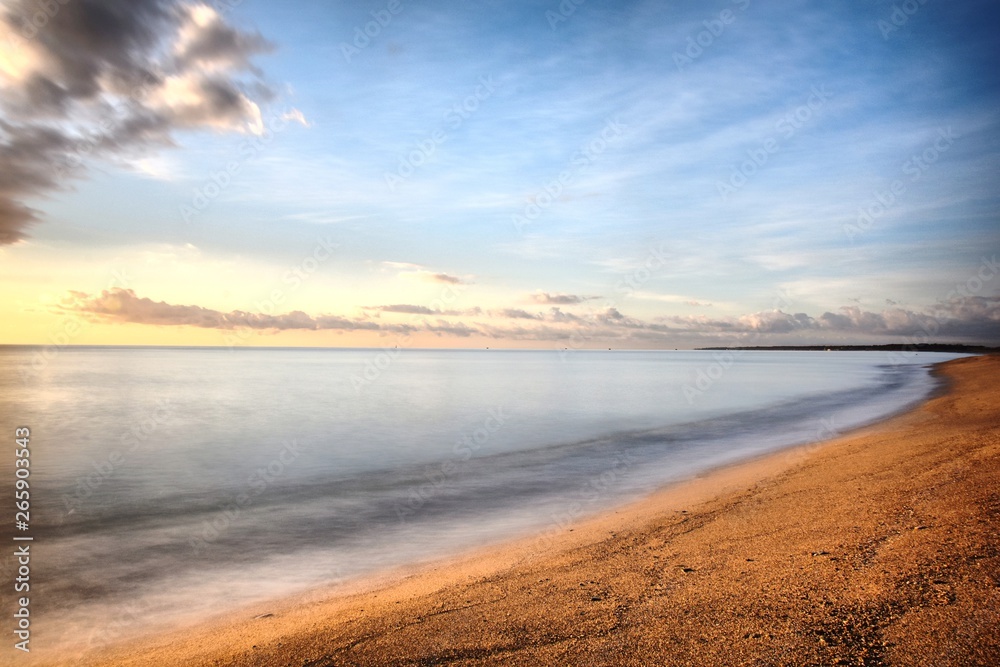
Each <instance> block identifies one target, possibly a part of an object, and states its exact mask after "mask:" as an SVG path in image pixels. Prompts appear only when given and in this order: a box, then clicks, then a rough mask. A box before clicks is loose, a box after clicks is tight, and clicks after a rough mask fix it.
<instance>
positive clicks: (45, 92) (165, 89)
mask: <svg viewBox="0 0 1000 667" xmlns="http://www.w3.org/2000/svg"><path fill="white" fill-rule="evenodd" d="M39 17H43V18H44V19H45V20H44V21H42V20H41V19H40V18H39ZM271 48H272V46H271V44H269V43H268V42H267V40H265V39H264V38H263V37H262V36H261V35H260V34H259V33H256V32H247V31H243V30H240V29H237V28H234V27H232V26H229V25H228V24H227V23H226V22H225V21H224V19H223V18H222V17H221V16H220V15H219V14H218V13H217V12H216V11H215V10H214V9H212V8H211V7H209V6H208V5H202V4H185V3H182V2H180V1H179V0H72V1H71V2H36V1H33V0H13V1H12V2H9V3H6V5H5V6H4V8H3V9H2V10H0V59H2V60H4V62H5V63H7V66H6V67H4V68H3V69H2V70H0V244H9V243H14V242H16V241H18V240H19V239H22V238H24V237H25V229H26V228H27V227H29V226H30V225H31V224H33V223H35V222H37V221H38V220H39V216H38V214H37V213H36V212H34V211H32V210H31V209H29V208H28V207H26V206H25V204H24V200H25V199H26V198H28V197H32V196H38V195H44V194H45V193H47V192H50V191H52V190H55V189H57V188H60V187H65V186H66V181H67V180H69V179H70V178H72V177H78V176H80V175H82V174H83V173H84V170H83V169H82V165H84V164H85V163H86V162H87V161H88V160H89V159H90V158H104V159H117V158H122V157H134V156H135V155H136V154H138V153H141V152H143V151H146V150H149V149H150V148H151V147H153V146H165V145H170V144H171V143H172V139H171V137H172V133H173V131H174V130H176V129H180V128H185V129H201V128H211V129H214V130H224V131H241V132H259V131H260V129H261V123H262V120H261V111H260V107H259V105H258V103H259V102H261V101H263V100H266V99H269V98H270V97H271V96H272V93H271V91H270V90H269V89H268V88H267V86H265V85H264V84H263V83H262V82H261V81H260V78H259V72H257V70H256V69H255V68H254V67H253V66H252V65H251V63H250V60H251V58H252V57H253V56H255V55H257V54H260V53H264V52H267V51H269V50H271ZM247 73H249V74H250V76H249V78H247V79H244V78H241V77H242V76H243V75H245V74H247Z"/></svg>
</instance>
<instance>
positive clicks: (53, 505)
mask: <svg viewBox="0 0 1000 667" xmlns="http://www.w3.org/2000/svg"><path fill="white" fill-rule="evenodd" d="M956 356H960V355H946V354H929V353H920V354H916V353H905V354H901V353H894V354H887V353H883V352H742V353H741V352H735V353H733V352H727V353H723V352H691V351H680V352H627V351H614V352H611V351H609V352H600V351H575V352H559V351H436V350H363V349H356V350H342V349H341V350H331V349H322V350H320V349H240V348H237V349H191V348H33V347H0V416H2V423H3V429H4V433H5V434H6V436H5V437H7V438H8V439H9V440H10V441H11V442H10V443H9V444H10V446H9V447H7V448H5V449H6V451H7V452H8V455H6V456H4V457H3V458H2V460H0V476H2V479H0V487H2V492H3V493H4V494H10V495H8V496H7V497H12V495H13V489H12V487H13V481H14V467H13V465H14V464H13V460H14V456H13V449H14V446H13V444H14V443H13V440H14V429H15V428H16V427H22V426H27V427H29V428H30V429H31V469H30V470H31V476H30V483H31V521H30V529H29V531H27V533H17V531H15V530H14V528H13V524H14V517H13V510H11V511H10V514H11V516H10V517H8V518H7V519H4V525H3V527H2V528H0V539H3V540H4V541H5V542H6V543H7V544H8V545H11V544H14V543H13V542H12V541H11V540H12V536H13V535H14V534H30V535H31V536H32V537H33V538H34V541H33V542H32V543H31V544H32V561H31V613H32V629H33V633H32V647H33V649H34V650H44V649H45V648H46V647H48V648H49V649H50V650H58V651H60V652H61V653H62V654H67V653H72V652H74V651H84V650H86V649H88V648H95V647H100V646H103V645H107V644H110V643H113V642H114V641H116V640H119V639H122V638H125V637H128V636H130V635H132V634H135V633H141V632H144V631H149V630H151V629H156V627H157V626H159V625H164V624H170V623H176V622H191V621H195V620H197V619H199V618H204V617H206V616H209V615H212V614H218V613H224V612H227V611H230V610H232V609H234V608H236V607H238V606H239V605H244V604H249V603H253V602H258V601H261V600H266V599H268V598H272V597H278V596H286V595H289V594H295V593H296V592H299V591H305V590H307V589H310V588H315V587H317V586H321V585H327V584H336V583H338V582H348V581H350V580H351V579H352V578H356V577H358V576H362V575H366V574H372V573H376V572H379V571H381V570H385V569H388V568H391V567H394V566H398V565H405V564H410V563H417V562H420V561H421V560H424V559H429V558H434V557H439V556H443V555H447V554H450V553H455V552H458V551H460V550H462V549H466V548H471V547H477V546H481V545H485V544H489V543H491V542H496V541H499V540H502V539H504V538H507V537H511V536H516V535H525V534H535V535H537V536H538V540H539V544H540V545H541V544H543V543H544V541H545V540H546V539H547V538H548V537H550V536H553V535H555V534H558V533H559V532H561V531H563V530H565V527H566V526H567V524H568V523H569V522H571V521H573V520H576V519H580V518H582V517H585V516H587V515H589V514H593V513H595V512H598V511H600V510H603V509H606V508H608V507H611V506H614V505H615V504H618V503H623V502H625V501H628V500H630V499H634V498H636V497H638V496H641V495H642V494H644V493H648V492H649V491H651V490H653V489H656V488H657V487H660V486H662V485H664V484H666V483H669V482H671V481H676V480H680V479H683V478H685V477H689V476H691V475H693V474H696V473H698V472H700V471H703V470H705V469H707V468H710V467H712V466H716V465H719V464H722V463H726V462H731V461H736V460H739V459H743V458H748V457H751V456H754V455H757V454H761V453H764V452H767V451H772V450H777V449H780V448H783V447H789V446H792V445H796V444H802V443H809V442H817V441H821V440H824V439H829V438H831V437H834V436H836V435H838V434H839V433H843V432H846V431H848V430H850V429H852V428H856V427H858V426H861V425H864V424H868V423H872V422H875V421H878V420H880V419H884V418H886V417H888V416H890V415H892V414H894V413H898V412H900V411H902V410H904V409H906V408H908V407H910V406H913V405H914V404H916V403H918V402H920V401H922V400H924V399H925V398H926V397H928V396H929V395H930V394H931V393H932V392H933V391H934V390H935V387H936V386H937V385H936V380H934V379H933V378H932V377H931V375H930V372H929V366H930V364H932V363H936V362H939V361H944V360H947V359H951V358H955V357H956ZM8 505H10V503H8ZM12 553H13V548H10V547H9V546H8V547H5V548H4V549H3V555H2V556H0V567H2V574H3V581H4V583H3V584H2V588H3V590H4V595H3V597H2V599H0V600H2V603H3V605H4V607H3V608H4V609H5V610H7V609H13V608H14V607H13V605H14V602H13V600H12V593H11V592H10V589H11V585H10V582H12V581H13V578H14V576H15V569H16V565H15V564H14V562H13V560H12V558H11V554H12ZM3 617H4V618H6V619H8V620H7V621H5V622H4V625H5V626H6V625H9V629H13V624H12V621H11V617H10V614H8V613H7V612H6V611H5V612H4V613H3ZM4 630H5V631H6V630H8V628H7V627H5V628H4ZM8 636H12V635H10V634H8ZM4 650H7V649H6V648H5V649H4Z"/></svg>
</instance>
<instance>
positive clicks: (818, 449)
mask: <svg viewBox="0 0 1000 667" xmlns="http://www.w3.org/2000/svg"><path fill="white" fill-rule="evenodd" d="M939 368H940V371H939V372H941V373H942V374H943V375H944V376H945V377H946V378H947V379H948V380H949V387H948V390H947V391H946V392H945V393H943V394H942V395H941V396H938V397H936V398H934V399H932V400H930V401H929V402H927V403H926V404H924V405H923V406H921V407H919V408H917V409H915V410H914V411H912V412H909V413H907V414H905V415H902V416H899V417H896V418H894V419H892V420H890V421H887V422H885V423H882V424H880V425H877V426H875V427H872V428H869V429H866V430H863V431H859V432H856V433H853V434H850V435H848V436H845V437H841V438H838V439H836V440H833V441H830V442H826V443H823V444H821V445H813V446H808V447H800V448H797V449H793V450H788V451H784V452H781V453H778V454H774V455H770V456H767V457H764V458H760V459H757V460H754V461H750V462H747V463H742V464H739V465H736V466H731V467H728V468H724V469H721V470H716V471H713V472H711V473H709V474H706V475H703V476H701V477H699V478H697V479H693V480H690V481H687V482H684V483H681V484H678V485H674V486H672V487H670V488H668V489H665V490H663V491H661V492H658V493H656V494H654V495H652V496H650V497H648V498H645V499H643V500H642V501H640V502H637V503H633V504H631V505H629V506H626V507H623V508H619V509H618V510H617V511H612V512H608V513H605V514H603V515H601V516H598V517H596V518H592V519H588V520H585V521H581V522H580V523H578V524H576V525H574V526H569V527H566V528H565V529H564V530H563V531H562V532H561V533H560V534H558V535H556V536H555V537H554V538H552V539H540V538H532V539H525V540H521V541H518V542H513V543H509V544H505V545H501V546H498V547H491V548H489V549H486V550H483V551H482V552H479V553H473V554H466V555H464V556H462V557H459V558H455V559H451V560H449V561H447V562H439V563H435V564H432V565H428V566H424V567H423V568H421V569H419V570H415V571H411V572H396V573H392V574H390V575H386V576H385V577H383V578H382V579H380V580H368V581H365V582H362V583H361V584H358V585H356V586H355V587H354V589H353V590H352V591H347V592H345V591H343V590H338V591H337V592H336V593H335V594H334V593H331V592H330V591H317V592H315V593H314V594H313V595H311V596H310V598H309V599H299V600H293V601H285V602H283V603H275V604H271V605H267V606H261V607H257V608H254V609H249V610H244V611H242V612H240V613H239V614H236V615H232V616H229V617H226V618H223V619H221V620H217V621H216V622H213V623H212V624H211V625H210V626H200V627H197V628H194V629H186V630H183V631H177V632H174V633H169V634H163V635H159V636H157V637H153V638H148V639H145V640H142V641H140V642H134V643H131V644H126V645H122V646H119V647H117V648H115V649H113V650H105V651H103V652H102V653H101V654H99V655H90V656H87V658H88V659H83V660H81V659H80V658H79V657H74V658H73V660H72V661H71V664H76V665H79V664H93V665H114V666H116V667H125V666H126V665H127V666H130V667H138V666H142V667H145V666H147V665H161V666H168V665H185V666H193V665H246V666H249V665H255V666H272V665H273V666H279V665H280V666H286V665H295V666H297V667H306V666H308V667H326V666H331V665H440V664H448V665H762V666H763V665H936V666H945V665H956V666H958V665H961V666H963V667H968V666H970V665H998V664H1000V390H998V378H1000V357H995V356H994V357H974V358H967V359H960V360H957V361H953V362H949V363H947V364H944V365H942V366H941V367H939ZM817 417H819V416H817ZM68 664H70V663H68Z"/></svg>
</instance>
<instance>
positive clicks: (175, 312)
mask: <svg viewBox="0 0 1000 667" xmlns="http://www.w3.org/2000/svg"><path fill="white" fill-rule="evenodd" d="M63 307H64V308H65V309H66V310H68V311H72V312H76V313H80V314H82V315H88V316H91V317H93V318H96V319H99V320H103V321H105V322H117V323H122V324H125V323H130V324H148V325H155V326H191V327H200V328H203V329H237V328H249V329H257V330H275V331H285V330H291V329H312V330H320V329H323V330H340V331H357V330H368V331H379V330H396V329H394V328H392V327H385V326H382V325H379V324H377V323H375V322H370V321H367V320H351V319H347V318H344V317H340V316H337V315H319V316H315V317H314V316H311V315H308V314H306V313H304V312H302V311H292V312H290V313H284V314H281V315H266V314H262V313H248V312H245V311H242V310H234V311H231V312H228V313H223V312H221V311H218V310H212V309H211V308H203V307H201V306H182V305H174V304H169V303H166V302H164V301H153V300H152V299H149V298H144V297H139V296H136V294H135V292H134V291H132V290H130V289H121V288H114V289H111V290H104V291H103V292H101V293H100V294H99V295H97V296H91V295H89V294H85V293H83V292H71V293H70V296H69V297H68V298H67V299H66V300H64V302H63Z"/></svg>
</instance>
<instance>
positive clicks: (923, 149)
mask: <svg viewBox="0 0 1000 667" xmlns="http://www.w3.org/2000/svg"><path fill="white" fill-rule="evenodd" d="M14 4H16V3H14ZM178 6H180V7H184V6H183V5H178ZM212 6H213V7H215V8H216V9H220V10H221V9H222V8H223V7H224V5H223V4H222V2H221V1H220V2H217V3H215V4H214V5H212ZM15 8H16V7H15ZM390 10H393V11H390ZM14 13H16V12H13V11H12V13H11V14H9V15H8V24H10V25H15V24H11V23H10V19H9V17H10V16H12V15H14ZM210 14H211V12H209V14H206V16H210ZM998 14H1000V12H998V10H997V9H996V8H995V6H994V3H988V2H962V3H944V2H940V1H938V0H927V1H926V2H923V3H920V2H919V1H918V0H911V1H910V2H906V3H902V2H896V3H892V2H860V3H850V5H848V6H843V5H839V4H838V5H837V6H834V7H831V6H828V5H827V4H826V3H818V2H791V1H786V2H763V1H761V0H749V1H748V0H739V1H738V2H729V1H727V2H711V3H693V2H675V3H666V2H599V1H597V0H587V1H586V2H582V3H580V4H578V5H577V4H574V3H572V2H570V1H569V0H566V1H565V2H563V3H562V4H561V5H560V3H558V2H452V3H446V2H419V3H418V2H406V0H400V1H399V2H398V3H396V2H393V3H390V2H352V3H346V2H319V1H314V2H306V1H301V2H287V3H280V4H277V3H265V2H258V1H255V0H246V1H245V2H242V3H239V4H237V6H235V7H232V8H231V9H225V10H224V11H217V12H216V15H215V16H214V17H211V16H210V18H211V21H217V22H218V25H222V24H224V25H225V26H227V28H228V29H230V30H231V31H232V33H231V34H237V35H243V36H244V37H246V36H253V35H257V34H258V33H259V36H262V37H263V39H264V40H266V41H267V42H269V44H270V46H269V47H266V48H265V47H260V44H259V43H258V44H257V46H253V45H251V46H247V47H246V48H245V49H244V50H242V51H239V55H240V57H239V58H237V57H234V56H233V53H235V52H236V51H233V52H227V54H228V55H227V58H228V60H227V61H226V63H227V64H225V65H220V66H219V69H218V72H219V73H220V74H219V76H225V77H229V78H230V79H231V80H232V81H234V82H237V83H238V85H239V90H240V91H242V94H243V95H245V98H246V100H247V101H248V103H252V104H253V105H255V108H256V109H259V115H260V117H259V118H255V117H254V115H253V113H251V112H250V111H247V110H248V109H252V108H251V107H249V106H246V105H244V106H242V107H240V108H239V109H241V110H242V111H239V110H238V111H234V112H232V113H231V114H230V115H227V116H226V117H225V122H221V121H219V119H218V118H215V117H209V116H206V115H204V114H202V115H198V116H197V118H195V117H194V116H191V115H189V116H184V117H182V116H181V115H180V114H179V112H178V115H177V118H172V119H171V120H172V122H173V123H174V124H173V125H171V126H170V127H169V131H164V132H163V134H162V136H158V137H157V139H156V140H155V141H150V140H141V141H138V140H137V141H132V142H131V143H126V142H119V143H118V144H116V148H115V149H114V150H105V151H95V153H94V154H93V155H88V156H87V158H86V160H85V165H84V166H85V168H86V170H85V171H81V172H79V173H75V174H74V178H72V179H70V178H67V179H66V180H65V182H64V183H59V184H57V185H56V186H54V187H51V188H38V189H36V190H34V191H31V192H26V193H25V194H24V196H20V193H19V192H17V191H13V194H12V195H11V197H12V198H14V199H15V200H16V201H19V202H22V203H24V204H26V205H28V206H30V207H32V208H33V209H35V210H36V211H37V212H38V216H37V219H36V220H35V221H33V222H32V223H31V224H30V225H26V226H24V227H23V230H22V229H21V228H17V229H18V231H19V232H20V231H23V234H19V237H20V238H18V239H17V240H16V241H15V242H12V243H10V244H8V245H6V246H3V247H2V250H0V252H2V253H3V255H2V257H3V265H4V276H3V280H4V282H5V283H8V285H10V284H12V283H13V282H16V283H17V288H16V289H14V288H11V287H9V288H8V295H12V296H11V300H12V303H13V304H14V308H15V310H16V312H17V313H18V315H17V317H18V318H20V320H18V321H20V322H22V323H23V326H21V327H20V329H21V331H23V332H28V333H25V334H22V335H14V334H11V335H9V336H8V338H9V342H39V341H38V340H34V339H31V340H29V339H25V338H24V336H29V337H41V338H44V337H45V336H44V334H45V333H46V332H47V331H51V330H52V328H53V327H56V326H58V325H57V324H56V321H57V320H58V319H59V318H65V317H67V316H74V317H80V318H83V319H84V320H86V321H87V322H89V323H90V324H92V325H93V328H92V329H91V332H92V333H91V334H88V336H91V335H92V336H93V338H88V337H87V336H84V337H81V338H80V339H79V342H95V341H98V340H109V341H115V342H122V341H128V342H136V343H143V342H150V343H164V342H172V341H176V342H178V343H184V342H189V343H192V344H195V343H196V344H225V343H224V340H226V339H228V340H230V341H231V340H232V335H231V334H232V331H233V328H234V327H237V328H238V329H239V330H241V331H242V330H246V331H247V332H248V333H247V334H246V335H244V336H242V337H241V338H240V340H241V342H245V343H246V344H315V345H338V344H352V345H353V344H371V345H381V344H386V343H387V342H391V341H392V340H395V339H397V338H399V337H400V336H404V337H405V338H406V341H407V342H408V343H412V344H419V345H441V346H452V345H454V346H465V345H475V346H478V345H483V344H491V343H492V345H495V346H497V347H503V346H526V345H529V346H537V347H543V348H551V347H561V346H566V345H573V346H578V347H603V346H615V347H669V348H673V347H697V346H700V345H713V344H719V343H739V342H752V343H754V344H784V343H825V342H836V343H850V342H914V341H918V340H919V341H924V340H928V339H932V340H943V341H952V340H956V341H963V342H987V343H1000V299H998V295H1000V288H998V286H1000V277H998V276H997V275H996V273H997V270H996V268H995V259H994V257H995V255H996V253H997V250H998V249H1000V225H998V210H1000V208H998V189H997V187H996V185H995V184H996V182H997V176H998V171H1000V170H998V166H1000V164H998V162H1000V160H998V156H1000V145H998V131H997V130H998V109H1000V94H998V93H1000V87H998V75H997V70H996V64H997V63H998V62H1000V58H998V55H1000V54H998V46H997V42H996V39H995V34H996V29H997V17H998ZM192 16H193V14H192ZM379 17H381V18H382V21H383V23H385V25H380V24H378V23H376V22H374V21H376V20H377V19H378V18H379ZM387 17H388V18H389V20H388V21H386V18H387ZM206 21H207V19H206ZM203 23H204V22H203ZM209 23H211V22H209ZM53 25H54V24H53ZM156 25H157V26H160V27H159V29H162V30H163V31H164V32H165V33H166V32H168V31H169V30H174V29H176V26H175V25H173V24H169V23H164V24H162V26H161V24H156ZM192 25H194V24H193V23H192ZM212 25H216V24H215V23H212ZM203 27H204V26H203ZM366 28H367V29H368V33H369V35H365V36H364V37H360V36H361V35H364V31H365V29H366ZM178 34H181V33H178ZM206 34H208V31H207V30H206ZM170 39H173V38H172V37H170V36H169V35H168V37H167V41H168V42H169V41H170ZM366 40H367V41H366ZM0 43H2V40H0ZM39 43H41V42H40V40H39V38H35V40H34V41H33V42H32V44H39ZM236 43H238V44H249V43H250V42H248V41H247V40H246V39H245V40H244V41H242V42H240V41H239V40H237V42H236ZM241 59H242V60H245V62H242V61H241ZM38 61H39V62H44V61H43V60H42V59H41V58H39V60H38ZM217 62H222V61H221V60H218V61H217ZM248 64H249V65H250V66H249V67H245V66H244V65H248ZM39 67H41V66H39ZM227 68H228V69H227ZM51 78H52V80H53V81H56V83H59V80H58V77H57V76H56V75H52V77H51ZM24 80H25V79H24V77H21V78H20V79H16V78H12V79H10V80H8V82H7V85H8V86H15V85H18V84H19V82H23V81H24ZM12 81H13V83H12ZM64 87H65V86H64ZM106 92H107V91H106ZM109 94H111V93H109ZM149 99H150V100H152V101H150V102H149V103H148V106H149V107H150V108H154V107H153V105H154V102H155V100H158V99H160V98H155V99H154V97H150V98H149ZM74 103H75V104H79V105H84V104H89V103H91V102H90V101H89V100H84V99H82V98H81V99H75V100H74ZM143 103H144V104H146V100H145V99H144V100H143ZM155 108H156V109H160V107H155ZM170 108H171V109H174V110H176V108H177V107H176V105H174V106H171V107H170ZM243 112H246V114H245V115H244V116H239V113H243ZM8 113H11V112H9V111H8ZM227 113H228V112H227ZM234 114H235V115H234ZM236 121H242V122H243V125H240V124H239V123H238V122H236ZM21 122H22V123H28V122H29V121H26V120H22V121H21ZM30 122H35V121H30ZM95 122H96V121H95ZM261 122H263V125H264V126H265V127H267V126H269V125H270V126H273V127H275V128H276V129H277V131H275V132H265V133H263V134H261V133H260V123H261ZM50 123H51V124H54V125H55V126H57V127H58V126H60V123H61V124H62V125H61V126H66V124H67V123H68V121H67V120H66V119H60V117H58V116H56V117H54V118H53V119H52V120H51V121H50ZM255 123H256V125H255ZM22 127H27V125H22ZM168 144H172V145H168ZM227 172H228V173H227ZM213 181H214V182H213ZM219 184H222V186H223V187H217V186H218V185H219ZM8 191H12V188H8ZM206 195H209V196H206ZM866 212H867V216H866V215H865V213H866ZM321 240H322V241H321ZM318 243H326V244H327V245H335V246H336V250H335V251H333V252H332V253H330V254H331V257H330V258H328V259H327V258H325V256H324V259H323V260H322V261H321V262H320V261H317V263H316V268H315V269H313V267H312V261H311V260H309V257H310V256H312V255H313V253H314V252H315V249H316V248H317V244H318ZM320 254H324V253H322V252H321V253H320ZM303 262H306V264H305V265H304V266H305V268H306V269H310V270H309V271H302V270H301V269H302V267H303ZM295 267H300V279H299V280H298V281H295V280H285V278H286V277H287V274H288V271H289V269H290V268H291V269H294V268H295ZM119 269H120V270H121V271H123V272H124V275H126V276H127V280H122V281H120V284H117V285H114V286H112V287H110V288H109V287H108V283H109V281H108V279H107V277H108V275H109V272H112V273H113V270H119ZM275 286H277V287H275ZM448 288H453V290H454V292H455V294H454V295H453V296H449V297H448V298H447V299H442V290H443V289H448ZM275 289H277V290H278V291H279V292H280V294H281V299H280V303H276V304H274V307H273V308H271V309H270V311H271V312H268V310H269V309H268V308H266V307H261V306H262V305H263V306H267V303H266V302H267V301H268V298H269V296H268V295H270V294H272V293H273V292H274V291H275ZM70 293H72V295H73V296H71V297H67V294H70ZM394 306H406V308H393V307H394ZM418 310H422V312H420V313H416V312H415V311H418ZM293 311H300V312H301V313H302V315H303V316H304V317H305V318H306V319H302V317H298V316H296V317H297V319H296V318H292V320H294V321H295V322H298V323H297V324H296V323H294V322H292V320H289V319H288V318H285V319H280V318H281V317H282V316H284V315H287V314H288V313H291V312H293ZM407 311H409V312H407ZM445 311H447V312H445ZM192 312H197V313H198V316H197V317H194V318H192ZM234 313H237V314H236V315H234ZM262 315H268V316H275V317H278V318H279V319H278V320H275V319H270V320H268V319H263V318H262V317H261V316H262ZM323 317H335V318H337V319H336V320H335V322H338V323H340V324H334V325H330V326H324V325H323V324H321V323H320V322H321V318H323ZM325 321H329V320H325ZM234 322H235V323H236V324H234Z"/></svg>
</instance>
